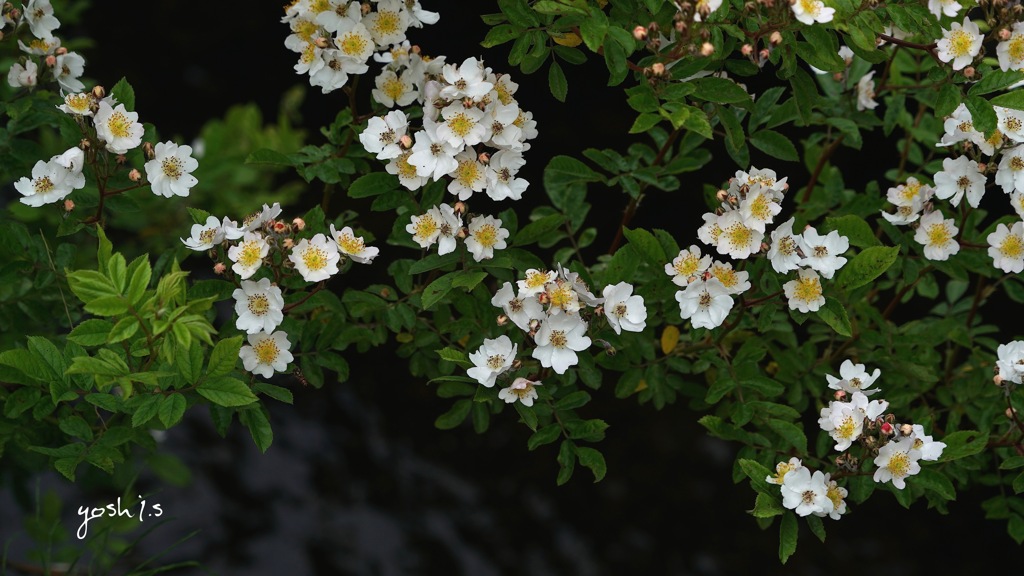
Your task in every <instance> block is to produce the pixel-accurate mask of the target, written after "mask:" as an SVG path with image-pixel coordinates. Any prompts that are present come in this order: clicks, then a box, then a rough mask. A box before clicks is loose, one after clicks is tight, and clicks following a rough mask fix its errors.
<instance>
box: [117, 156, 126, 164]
mask: <svg viewBox="0 0 1024 576" xmlns="http://www.w3.org/2000/svg"><path fill="white" fill-rule="evenodd" d="M114 161H115V162H117V163H118V164H124V163H125V162H127V161H128V157H127V156H125V155H124V154H118V155H117V156H116V157H115V158H114Z"/></svg>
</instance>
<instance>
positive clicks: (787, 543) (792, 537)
mask: <svg viewBox="0 0 1024 576" xmlns="http://www.w3.org/2000/svg"><path fill="white" fill-rule="evenodd" d="M797 535H798V531H797V523H796V514H784V515H783V516H782V523H781V525H780V526H779V561H780V562H782V563H783V564H785V563H786V561H787V560H789V558H790V556H792V555H793V553H794V552H796V540H797Z"/></svg>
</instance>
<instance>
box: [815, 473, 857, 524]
mask: <svg viewBox="0 0 1024 576" xmlns="http://www.w3.org/2000/svg"><path fill="white" fill-rule="evenodd" d="M825 495H826V496H828V499H829V500H831V501H832V511H831V512H828V513H826V512H825V511H824V510H822V511H820V512H815V515H817V516H826V515H827V516H829V517H830V518H832V519H833V520H839V518H840V517H841V516H842V515H843V514H846V500H845V498H846V497H847V496H848V495H849V492H847V490H846V488H842V487H840V486H839V483H838V482H836V481H835V480H833V479H832V475H831V474H825Z"/></svg>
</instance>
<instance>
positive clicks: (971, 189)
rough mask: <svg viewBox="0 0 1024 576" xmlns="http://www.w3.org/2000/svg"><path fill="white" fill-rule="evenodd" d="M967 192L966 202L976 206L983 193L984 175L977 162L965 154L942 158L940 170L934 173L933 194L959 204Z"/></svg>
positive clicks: (953, 203) (973, 206)
mask: <svg viewBox="0 0 1024 576" xmlns="http://www.w3.org/2000/svg"><path fill="white" fill-rule="evenodd" d="M965 193H966V194H967V203H968V204H970V205H971V207H972V208H977V207H978V204H979V203H980V202H981V197H982V196H984V195H985V175H984V174H982V173H981V170H979V169H978V163H977V162H975V161H974V160H971V159H970V158H968V157H966V156H957V157H956V158H943V160H942V171H941V172H938V173H936V174H935V196H936V197H937V198H939V199H940V200H945V199H947V198H949V203H950V204H952V205H953V206H959V205H960V200H961V199H962V198H963V197H964V194H965Z"/></svg>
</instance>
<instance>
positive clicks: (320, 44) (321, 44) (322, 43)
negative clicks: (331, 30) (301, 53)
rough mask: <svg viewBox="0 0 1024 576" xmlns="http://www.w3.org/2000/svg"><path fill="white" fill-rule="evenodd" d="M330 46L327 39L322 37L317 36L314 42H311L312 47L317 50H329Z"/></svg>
mask: <svg viewBox="0 0 1024 576" xmlns="http://www.w3.org/2000/svg"><path fill="white" fill-rule="evenodd" d="M331 44H332V42H331V41H330V40H328V39H327V38H324V37H323V36H319V37H317V39H316V40H313V45H315V46H316V47H317V48H320V49H321V50H325V49H327V48H330V47H331Z"/></svg>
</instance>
